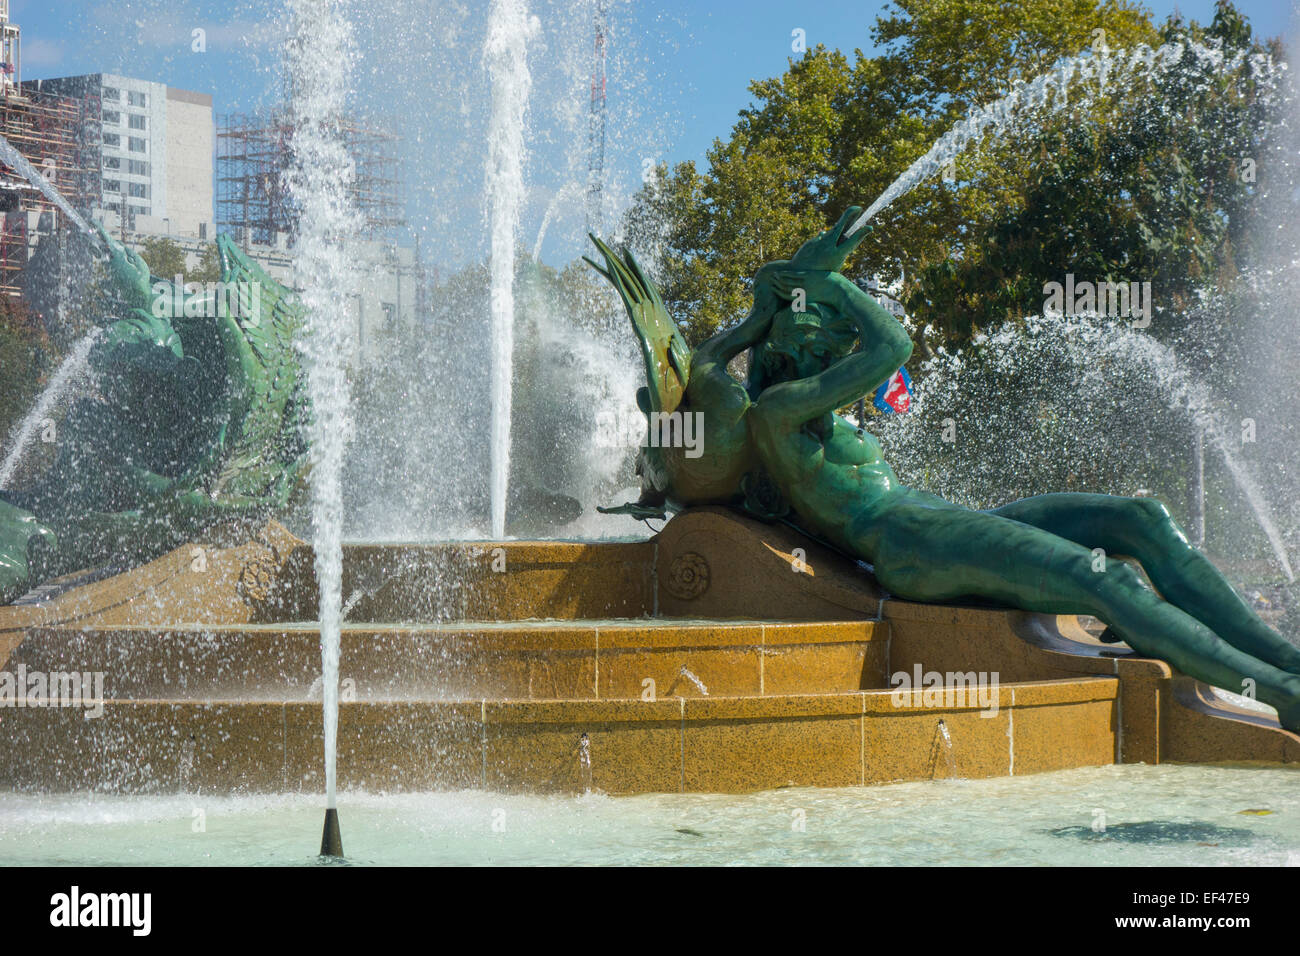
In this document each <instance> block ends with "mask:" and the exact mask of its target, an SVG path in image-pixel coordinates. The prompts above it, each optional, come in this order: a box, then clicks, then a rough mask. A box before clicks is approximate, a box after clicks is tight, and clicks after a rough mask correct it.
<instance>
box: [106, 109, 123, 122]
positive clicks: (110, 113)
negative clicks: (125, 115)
mask: <svg viewBox="0 0 1300 956" xmlns="http://www.w3.org/2000/svg"><path fill="white" fill-rule="evenodd" d="M104 122H105V123H113V124H115V125H116V124H117V123H120V122H122V114H121V113H119V112H118V111H117V110H104Z"/></svg>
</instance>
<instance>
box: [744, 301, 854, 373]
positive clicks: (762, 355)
mask: <svg viewBox="0 0 1300 956" xmlns="http://www.w3.org/2000/svg"><path fill="white" fill-rule="evenodd" d="M857 337H858V333H857V329H856V328H855V327H854V325H853V323H851V322H849V321H848V320H846V319H845V318H844V317H843V316H841V315H840V314H839V313H838V312H837V311H836V310H835V309H832V308H830V307H829V306H825V305H821V304H819V303H816V302H809V303H808V307H807V311H804V312H794V311H792V310H791V309H790V307H789V306H787V307H786V308H784V309H781V310H780V311H779V312H777V313H776V315H774V316H773V317H772V327H771V329H770V330H769V331H768V334H767V338H766V339H765V340H764V341H763V344H762V346H761V347H760V348H759V350H758V362H759V366H760V373H761V374H760V381H761V383H762V386H763V387H764V388H765V387H767V386H768V385H775V384H777V383H778V382H789V381H793V380H794V379H799V378H807V377H809V376H811V375H816V374H818V373H820V372H823V371H825V370H826V369H828V368H830V366H831V365H832V364H834V363H835V362H837V361H839V360H840V359H842V358H843V357H844V356H846V355H848V354H849V352H851V351H852V350H853V345H854V343H855V342H856V341H857Z"/></svg>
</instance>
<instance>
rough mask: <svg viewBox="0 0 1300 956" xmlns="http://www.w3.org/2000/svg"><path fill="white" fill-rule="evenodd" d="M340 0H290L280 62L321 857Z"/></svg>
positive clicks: (334, 534)
mask: <svg viewBox="0 0 1300 956" xmlns="http://www.w3.org/2000/svg"><path fill="white" fill-rule="evenodd" d="M345 10H346V3H345V2H344V0H290V3H289V15H290V20H289V36H290V42H289V44H288V61H287V63H286V68H287V70H288V71H289V75H290V78H291V82H290V90H291V94H290V103H289V105H290V109H291V111H292V116H293V159H294V162H293V166H292V167H291V168H290V170H289V171H288V174H287V176H286V185H287V187H288V189H289V192H290V194H291V195H292V196H293V198H294V200H295V201H296V202H297V204H298V206H299V209H300V213H299V218H298V277H299V281H300V282H301V283H302V285H303V287H304V292H303V302H304V304H305V305H306V307H307V308H308V310H309V313H308V314H309V316H310V319H309V321H308V324H307V328H306V330H305V334H304V336H303V338H302V342H303V352H304V357H305V359H306V369H307V387H308V392H309V393H310V395H311V403H312V418H311V425H310V429H309V431H310V446H311V453H312V471H311V489H312V528H313V532H314V533H313V536H312V546H313V550H314V552H315V565H316V577H317V580H318V581H319V582H320V644H321V680H322V687H321V700H322V709H323V711H324V723H325V807H326V809H325V827H324V832H323V835H322V838H321V855H322V856H332V857H337V856H342V855H343V844H342V839H341V837H340V835H339V824H338V803H337V800H338V797H337V792H336V791H337V781H338V772H337V760H338V749H337V738H338V721H339V643H340V630H341V626H342V618H343V614H342V605H343V597H342V587H343V583H342V582H343V543H342V542H343V487H342V482H343V455H344V450H345V448H346V447H347V442H348V437H349V429H350V423H351V417H350V411H349V404H350V402H349V388H348V379H347V367H346V363H347V361H348V360H349V358H350V357H351V356H352V355H354V354H355V352H356V348H355V336H356V327H355V323H354V322H353V319H352V316H351V315H350V314H349V311H348V309H347V301H348V299H347V292H348V291H349V290H350V289H351V285H350V283H349V281H348V278H347V277H348V275H349V265H348V252H347V249H346V246H345V244H344V238H343V237H345V236H347V235H348V234H349V230H350V228H351V220H352V212H351V204H350V200H349V195H348V191H349V186H350V184H351V182H352V179H353V172H354V171H353V166H352V159H351V157H350V156H349V155H348V152H347V150H346V149H345V148H344V144H343V141H342V138H341V133H340V131H339V130H338V125H339V120H340V117H341V116H342V115H343V112H344V108H345V105H346V99H347V91H348V78H349V75H350V72H349V69H348V67H349V64H350V60H351V57H352V56H353V52H352V49H351V29H350V25H349V22H348V19H347V16H346V12H345Z"/></svg>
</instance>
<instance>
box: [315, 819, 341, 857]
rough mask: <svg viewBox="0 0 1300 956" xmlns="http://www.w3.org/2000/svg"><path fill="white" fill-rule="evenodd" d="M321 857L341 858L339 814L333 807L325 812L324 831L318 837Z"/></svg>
mask: <svg viewBox="0 0 1300 956" xmlns="http://www.w3.org/2000/svg"><path fill="white" fill-rule="evenodd" d="M320 855H321V856H336V857H342V856H343V834H342V833H340V832H339V812H338V810H336V809H335V808H334V807H330V808H329V809H328V810H326V811H325V830H324V831H323V832H322V833H321V837H320Z"/></svg>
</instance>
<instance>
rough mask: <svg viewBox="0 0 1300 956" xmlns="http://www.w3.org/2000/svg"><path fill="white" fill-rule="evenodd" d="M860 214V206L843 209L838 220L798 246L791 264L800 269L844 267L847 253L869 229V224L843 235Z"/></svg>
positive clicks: (828, 270)
mask: <svg viewBox="0 0 1300 956" xmlns="http://www.w3.org/2000/svg"><path fill="white" fill-rule="evenodd" d="M861 215H862V207H861V206H850V207H849V208H848V209H846V210H844V215H842V216H840V219H839V222H837V223H836V224H835V225H833V226H831V228H829V229H827V230H826V231H825V232H821V233H819V234H818V235H816V236H814V237H813V238H812V239H809V240H808V241H807V242H805V243H804V244H803V245H802V246H800V247H799V251H798V252H796V253H795V254H794V258H793V259H791V260H790V262H791V264H792V265H794V266H796V267H798V268H800V269H822V270H824V271H826V272H838V271H839V270H840V269H842V268H844V260H845V259H847V258H848V257H849V253H851V252H852V251H853V250H854V249H856V248H857V247H858V243H860V242H861V241H862V240H863V239H864V238H866V235H867V233H869V232H870V231H871V227H870V226H864V227H862V228H861V229H859V230H858V231H857V232H855V233H854V234H853V235H851V236H847V237H846V236H845V235H844V233H845V232H846V231H847V230H848V229H849V227H850V226H852V225H853V224H854V223H855V222H857V221H858V217H859V216H861Z"/></svg>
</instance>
